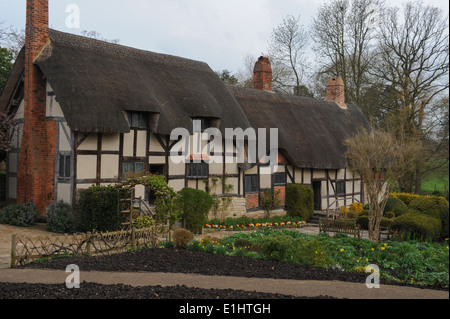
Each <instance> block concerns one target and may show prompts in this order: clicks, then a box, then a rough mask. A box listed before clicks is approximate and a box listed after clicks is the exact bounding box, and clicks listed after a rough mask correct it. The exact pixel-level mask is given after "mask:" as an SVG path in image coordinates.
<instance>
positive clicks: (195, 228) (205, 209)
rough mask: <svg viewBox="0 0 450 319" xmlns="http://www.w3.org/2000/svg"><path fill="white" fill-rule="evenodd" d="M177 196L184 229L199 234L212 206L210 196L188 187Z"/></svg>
mask: <svg viewBox="0 0 450 319" xmlns="http://www.w3.org/2000/svg"><path fill="white" fill-rule="evenodd" d="M179 195H180V196H179V198H178V205H179V206H180V208H181V210H182V216H181V217H182V219H183V224H184V227H185V228H186V229H187V230H189V231H191V232H193V233H201V232H202V228H203V225H205V223H206V220H207V218H208V214H209V211H210V210H211V207H212V204H213V199H212V197H211V195H209V194H208V193H206V192H204V191H202V190H198V189H193V188H189V187H186V188H183V189H182V190H181V191H180V192H179Z"/></svg>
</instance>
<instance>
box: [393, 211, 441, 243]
mask: <svg viewBox="0 0 450 319" xmlns="http://www.w3.org/2000/svg"><path fill="white" fill-rule="evenodd" d="M392 228H393V229H395V230H398V231H400V232H401V233H403V234H407V233H410V234H411V236H412V237H413V238H415V239H422V240H426V239H429V238H430V239H432V240H436V239H438V238H439V236H440V232H441V222H440V220H439V219H437V218H435V217H432V216H428V215H425V214H424V213H421V212H420V211H417V210H408V211H407V212H406V213H405V214H403V215H402V216H399V217H397V218H395V219H394V222H393V224H392Z"/></svg>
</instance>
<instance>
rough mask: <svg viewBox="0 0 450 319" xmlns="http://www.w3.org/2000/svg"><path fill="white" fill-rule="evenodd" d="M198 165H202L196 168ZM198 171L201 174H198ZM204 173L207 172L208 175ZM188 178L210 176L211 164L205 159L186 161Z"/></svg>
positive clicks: (205, 177)
mask: <svg viewBox="0 0 450 319" xmlns="http://www.w3.org/2000/svg"><path fill="white" fill-rule="evenodd" d="M196 166H200V168H197V169H194V167H196ZM198 172H200V174H197V173H198ZM194 173H195V174H194ZM203 173H206V175H203ZM186 178H188V179H207V178H209V164H208V163H207V162H205V161H201V162H190V163H186Z"/></svg>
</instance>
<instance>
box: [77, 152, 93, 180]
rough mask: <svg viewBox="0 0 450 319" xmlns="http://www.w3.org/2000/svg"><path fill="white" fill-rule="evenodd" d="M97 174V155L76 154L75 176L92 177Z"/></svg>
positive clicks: (81, 177)
mask: <svg viewBox="0 0 450 319" xmlns="http://www.w3.org/2000/svg"><path fill="white" fill-rule="evenodd" d="M96 176H97V156H95V155H78V157H77V178H78V179H93V178H96Z"/></svg>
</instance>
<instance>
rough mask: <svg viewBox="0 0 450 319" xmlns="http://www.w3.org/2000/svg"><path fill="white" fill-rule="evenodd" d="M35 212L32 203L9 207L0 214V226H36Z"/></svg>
mask: <svg viewBox="0 0 450 319" xmlns="http://www.w3.org/2000/svg"><path fill="white" fill-rule="evenodd" d="M36 217H37V211H36V206H35V205H34V203H26V204H15V205H9V206H6V207H4V208H3V209H2V211H1V213H0V224H9V225H12V226H19V227H30V226H33V225H35V224H36Z"/></svg>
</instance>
